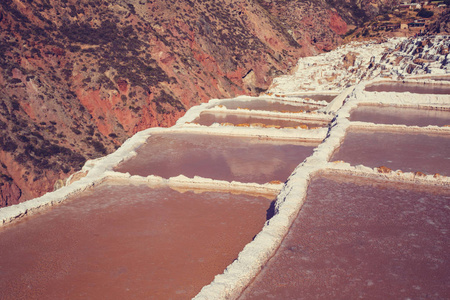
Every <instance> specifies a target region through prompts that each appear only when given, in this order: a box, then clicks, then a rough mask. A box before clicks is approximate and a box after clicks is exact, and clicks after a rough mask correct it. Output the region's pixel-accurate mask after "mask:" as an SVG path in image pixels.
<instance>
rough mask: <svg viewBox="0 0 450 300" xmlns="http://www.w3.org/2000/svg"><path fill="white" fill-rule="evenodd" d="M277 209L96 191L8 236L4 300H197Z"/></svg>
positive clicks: (2, 248)
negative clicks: (269, 210)
mask: <svg viewBox="0 0 450 300" xmlns="http://www.w3.org/2000/svg"><path fill="white" fill-rule="evenodd" d="M270 202H271V200H268V199H266V198H263V197H256V196H247V195H232V194H228V193H218V192H205V193H201V194H196V193H193V192H185V193H179V192H176V191H174V190H171V189H168V188H159V189H151V188H149V187H146V186H144V185H138V186H106V185H102V186H98V187H95V190H94V191H92V192H85V193H83V194H82V195H81V196H77V197H76V198H75V199H73V200H72V201H69V202H66V203H63V204H61V205H59V206H56V207H54V208H52V209H48V210H47V211H45V212H42V213H39V214H37V215H34V216H31V217H27V218H25V219H24V220H22V221H20V222H18V223H15V224H11V225H9V226H7V227H5V228H1V229H0V299H11V300H15V299H191V298H192V297H194V296H195V295H196V294H197V293H198V292H199V291H200V290H201V288H202V287H203V286H204V285H207V284H209V283H210V282H211V281H212V280H213V279H214V276H215V275H217V274H220V273H222V272H223V270H224V269H225V268H226V267H227V266H228V265H229V264H230V263H232V262H233V260H234V259H236V257H237V255H238V253H239V252H240V251H241V250H242V249H243V247H244V246H245V245H246V244H247V243H249V242H250V241H251V240H252V238H253V237H254V236H255V235H256V234H257V233H258V232H259V231H260V230H261V229H262V227H263V225H264V222H265V221H266V214H267V210H268V209H269V207H270Z"/></svg>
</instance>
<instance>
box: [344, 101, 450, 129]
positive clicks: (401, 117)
mask: <svg viewBox="0 0 450 300" xmlns="http://www.w3.org/2000/svg"><path fill="white" fill-rule="evenodd" d="M350 121H362V122H371V123H376V124H403V125H407V126H428V125H435V126H444V125H450V111H442V110H429V109H418V108H409V107H392V106H365V105H364V106H358V107H357V108H356V109H355V110H353V111H352V113H351V115H350Z"/></svg>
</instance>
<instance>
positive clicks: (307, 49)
mask: <svg viewBox="0 0 450 300" xmlns="http://www.w3.org/2000/svg"><path fill="white" fill-rule="evenodd" d="M345 20H346V21H344V20H343V19H342V18H341V16H340V14H338V13H337V12H336V11H335V10H333V8H332V6H330V4H328V3H327V2H326V1H314V2H308V1H300V0H297V1H289V2H288V1H256V0H252V1H231V0H226V1H222V2H221V3H220V4H219V3H217V2H216V1H198V0H195V1H169V0H159V1H137V0H120V1H114V2H111V1H103V0H96V1H88V0H67V1H54V0H50V1H43V0H37V1H20V0H6V1H2V2H1V3H0V129H1V130H0V145H1V149H0V160H1V162H2V164H3V165H4V167H2V175H5V176H7V178H10V179H12V181H10V182H9V181H8V183H5V184H6V185H8V184H10V183H13V184H14V186H16V187H17V188H18V189H19V191H20V192H19V193H10V192H8V193H6V192H5V193H3V192H2V194H1V198H5V197H10V196H5V195H6V194H8V195H15V196H11V197H12V198H14V199H13V202H17V201H23V200H26V199H30V198H33V197H36V196H39V195H41V194H43V193H45V192H47V191H50V190H52V189H53V187H54V183H55V181H57V180H59V179H64V178H67V177H68V175H69V174H71V173H73V172H74V171H76V170H79V169H80V167H81V166H82V165H83V164H84V162H85V161H86V159H91V158H96V157H99V156H102V155H105V154H107V153H110V152H111V151H113V150H114V149H115V148H117V147H118V146H119V145H121V144H122V143H123V141H125V140H126V139H127V138H128V137H130V136H131V135H132V134H134V133H136V132H137V131H139V130H142V129H144V128H148V127H152V126H171V125H173V124H174V122H175V121H176V120H177V119H178V118H179V117H180V116H182V115H183V114H184V112H185V111H186V110H187V109H188V108H189V107H191V106H193V105H196V104H199V103H200V102H204V101H206V100H209V99H211V98H223V97H234V96H237V95H241V94H258V93H260V92H261V91H264V90H265V89H267V88H268V86H269V85H270V84H271V82H272V78H273V77H275V76H279V75H281V74H285V73H287V72H289V71H290V69H291V67H293V66H294V65H295V64H296V62H297V60H298V58H299V57H301V56H305V55H312V54H315V53H319V52H321V51H325V50H326V51H328V50H331V49H333V48H334V47H336V46H337V45H339V44H340V43H341V42H342V40H341V37H340V35H341V34H343V33H345V31H346V24H347V23H346V22H350V21H349V20H350V19H348V18H346V19H345ZM5 178H6V177H5ZM8 180H9V179H8ZM6 185H4V186H6ZM17 197H18V198H17ZM2 201H3V200H2ZM3 202H4V201H3ZM3 202H2V203H3Z"/></svg>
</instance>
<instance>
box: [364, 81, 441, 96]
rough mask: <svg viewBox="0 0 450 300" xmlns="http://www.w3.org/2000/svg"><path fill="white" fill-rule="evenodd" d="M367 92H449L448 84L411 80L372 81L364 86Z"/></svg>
mask: <svg viewBox="0 0 450 300" xmlns="http://www.w3.org/2000/svg"><path fill="white" fill-rule="evenodd" d="M365 90H366V91H368V92H395V93H406V92H409V93H414V94H441V95H448V94H450V85H441V84H435V85H433V84H430V83H427V84H424V83H412V82H400V81H394V82H380V83H374V84H371V85H369V86H366V88H365Z"/></svg>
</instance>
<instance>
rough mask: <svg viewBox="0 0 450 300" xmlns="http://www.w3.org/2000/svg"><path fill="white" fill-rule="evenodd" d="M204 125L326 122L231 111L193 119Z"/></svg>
mask: <svg viewBox="0 0 450 300" xmlns="http://www.w3.org/2000/svg"><path fill="white" fill-rule="evenodd" d="M193 122H194V123H198V124H200V125H204V126H211V125H212V124H214V123H219V124H220V123H230V124H233V125H239V124H262V125H265V126H275V127H282V128H284V127H299V126H308V127H309V128H312V127H324V126H325V125H326V123H325V122H314V121H312V122H311V121H294V120H286V119H279V118H263V117H256V116H249V115H241V114H231V113H209V112H203V113H201V114H200V116H199V117H198V118H197V119H195V120H194V121H193Z"/></svg>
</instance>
